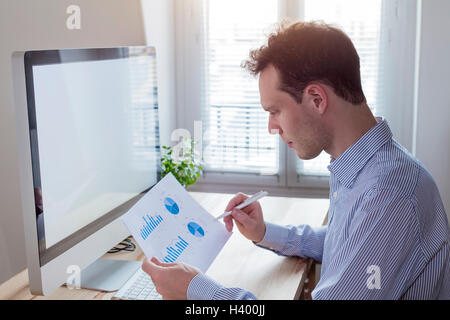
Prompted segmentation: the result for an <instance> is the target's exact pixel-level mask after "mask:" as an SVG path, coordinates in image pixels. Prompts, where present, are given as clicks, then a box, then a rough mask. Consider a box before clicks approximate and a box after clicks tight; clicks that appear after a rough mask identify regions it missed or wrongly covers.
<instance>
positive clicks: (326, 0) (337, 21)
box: [297, 0, 383, 175]
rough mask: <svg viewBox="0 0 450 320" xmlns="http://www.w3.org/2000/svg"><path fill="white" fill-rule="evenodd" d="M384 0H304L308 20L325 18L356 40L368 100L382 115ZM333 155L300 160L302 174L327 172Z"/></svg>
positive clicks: (362, 80)
mask: <svg viewBox="0 0 450 320" xmlns="http://www.w3.org/2000/svg"><path fill="white" fill-rule="evenodd" d="M381 5H382V0H364V1H361V0H345V1H343V0H304V11H303V17H304V20H305V21H311V20H323V21H324V22H326V23H328V24H333V25H335V26H337V27H339V28H341V29H342V30H343V31H344V32H345V33H346V34H347V35H348V36H349V37H350V39H351V40H352V41H353V44H354V45H355V48H356V50H357V51H358V54H359V58H360V67H361V82H362V86H363V90H364V94H365V96H366V99H367V103H368V105H369V107H370V108H371V110H372V112H373V113H374V114H375V115H380V114H383V109H382V105H381V104H380V103H379V99H377V97H379V96H381V94H380V92H379V90H380V88H381V87H380V86H378V83H379V82H378V81H379V77H380V65H382V58H383V57H382V56H381V55H380V45H379V42H380V33H381V32H382V28H381ZM329 163H330V156H329V155H328V154H327V153H325V152H322V154H321V155H319V156H318V157H317V158H315V159H312V160H306V161H303V160H300V159H299V160H298V161H297V173H298V174H300V175H328V174H329V171H328V169H327V166H328V165H329Z"/></svg>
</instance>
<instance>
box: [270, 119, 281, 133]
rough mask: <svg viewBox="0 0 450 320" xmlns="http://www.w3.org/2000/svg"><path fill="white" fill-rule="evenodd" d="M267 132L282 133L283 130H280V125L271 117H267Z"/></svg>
mask: <svg viewBox="0 0 450 320" xmlns="http://www.w3.org/2000/svg"><path fill="white" fill-rule="evenodd" d="M268 129H269V133H270V134H279V135H281V134H282V133H283V130H281V128H280V126H279V125H278V124H277V123H276V121H274V120H273V119H272V117H269V128H268Z"/></svg>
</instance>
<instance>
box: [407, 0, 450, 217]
mask: <svg viewBox="0 0 450 320" xmlns="http://www.w3.org/2000/svg"><path fill="white" fill-rule="evenodd" d="M419 10H421V12H422V14H421V21H420V24H419V30H420V33H419V36H420V42H419V43H420V47H419V48H418V49H419V50H418V51H419V57H418V58H419V60H418V62H419V64H418V68H419V69H418V71H419V72H418V78H417V79H416V85H417V96H416V117H415V119H416V121H415V122H416V134H415V137H414V138H415V141H414V143H413V148H415V149H413V150H414V151H413V152H414V153H415V155H416V157H417V158H418V159H419V160H420V161H422V162H423V164H424V165H425V167H426V168H427V169H428V170H429V171H430V172H431V174H432V175H433V177H434V179H435V180H436V183H437V185H438V187H439V191H440V194H441V198H442V201H443V202H444V206H445V210H446V212H447V216H448V217H449V220H450V32H449V30H450V19H449V18H450V14H449V13H450V1H448V0H422V1H419Z"/></svg>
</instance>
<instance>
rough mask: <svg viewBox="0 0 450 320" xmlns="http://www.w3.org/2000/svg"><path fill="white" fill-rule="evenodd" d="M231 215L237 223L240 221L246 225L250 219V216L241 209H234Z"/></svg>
mask: <svg viewBox="0 0 450 320" xmlns="http://www.w3.org/2000/svg"><path fill="white" fill-rule="evenodd" d="M231 215H232V216H233V218H234V219H235V220H236V223H240V224H242V225H244V226H245V225H247V224H248V223H249V221H250V218H249V216H248V215H247V214H246V213H245V212H243V211H242V210H239V209H233V213H232V214H231Z"/></svg>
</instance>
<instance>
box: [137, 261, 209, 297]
mask: <svg viewBox="0 0 450 320" xmlns="http://www.w3.org/2000/svg"><path fill="white" fill-rule="evenodd" d="M142 270H144V271H145V272H146V273H147V274H148V275H149V276H150V277H151V278H152V281H153V283H154V284H155V287H156V291H158V293H159V294H160V295H162V297H163V299H164V300H185V299H186V298H187V289H188V287H189V283H190V282H191V280H192V279H193V278H194V277H195V276H196V275H197V274H199V273H200V272H201V271H200V270H199V269H197V268H195V267H192V266H190V265H187V264H184V263H179V262H178V263H163V262H160V261H158V259H157V258H155V257H153V258H152V259H151V260H149V259H145V260H144V262H143V263H142Z"/></svg>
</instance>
